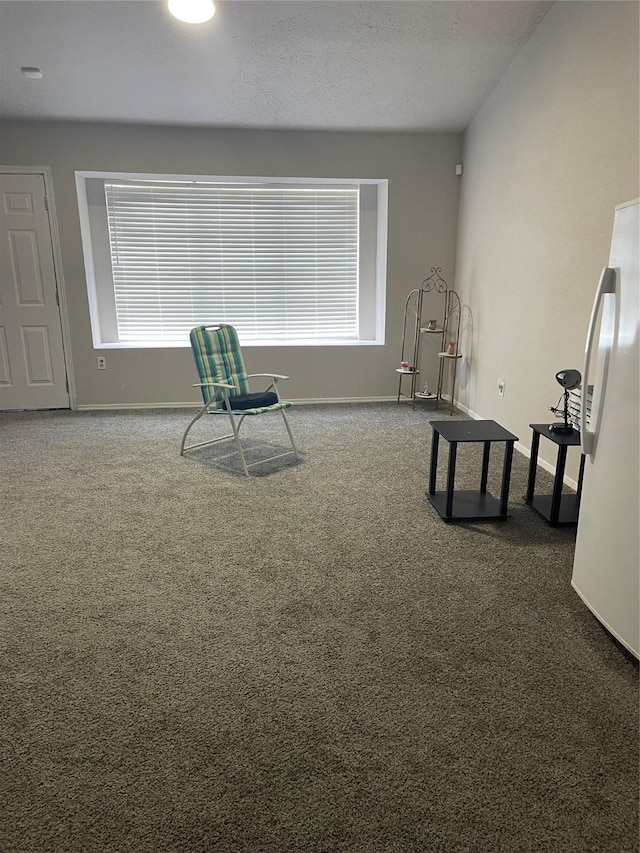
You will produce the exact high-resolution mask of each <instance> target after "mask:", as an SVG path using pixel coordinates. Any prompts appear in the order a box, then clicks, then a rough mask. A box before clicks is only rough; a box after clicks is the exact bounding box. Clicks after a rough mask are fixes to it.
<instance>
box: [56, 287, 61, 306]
mask: <svg viewBox="0 0 640 853" xmlns="http://www.w3.org/2000/svg"><path fill="white" fill-rule="evenodd" d="M56 305H60V294H59V293H58V289H57V288H56Z"/></svg>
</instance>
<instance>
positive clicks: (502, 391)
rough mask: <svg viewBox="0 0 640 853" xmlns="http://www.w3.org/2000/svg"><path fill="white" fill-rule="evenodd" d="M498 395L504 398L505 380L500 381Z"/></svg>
mask: <svg viewBox="0 0 640 853" xmlns="http://www.w3.org/2000/svg"><path fill="white" fill-rule="evenodd" d="M498 394H500V396H501V397H504V379H500V378H499V379H498Z"/></svg>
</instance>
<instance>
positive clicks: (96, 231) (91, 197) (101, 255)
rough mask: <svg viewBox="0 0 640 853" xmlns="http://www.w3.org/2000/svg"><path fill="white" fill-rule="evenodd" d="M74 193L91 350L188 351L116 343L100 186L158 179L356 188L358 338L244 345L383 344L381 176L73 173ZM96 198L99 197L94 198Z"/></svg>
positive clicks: (384, 187)
mask: <svg viewBox="0 0 640 853" xmlns="http://www.w3.org/2000/svg"><path fill="white" fill-rule="evenodd" d="M75 177H76V191H77V197H78V210H79V216H80V232H81V239H82V247H83V253H84V265H85V275H86V284H87V296H88V300H89V314H90V319H91V333H92V338H93V346H94V349H158V348H162V349H165V348H177V349H180V348H185V347H189V345H190V344H189V341H188V339H187V340H185V342H184V343H178V342H175V341H161V340H158V341H118V340H110V338H114V337H117V322H116V314H115V296H114V284H113V275H112V270H111V258H110V250H109V230H108V222H107V212H106V201H105V196H104V183H105V182H109V181H114V180H115V181H131V182H135V181H161V182H167V183H170V182H179V183H185V182H190V181H193V182H204V183H214V182H215V183H229V184H231V183H236V184H237V183H241V184H245V183H246V184H250V183H259V182H262V183H264V182H270V183H274V184H279V185H286V184H293V185H296V186H306V185H308V186H336V187H347V186H354V185H355V186H358V187H359V188H360V207H359V233H358V240H359V255H358V297H357V298H358V305H357V315H358V337H357V338H356V339H353V340H341V339H327V340H310V341H308V342H305V341H301V340H291V341H288V340H280V341H269V340H264V341H247V343H246V344H244V343H243V346H247V347H260V346H265V347H273V346H276V347H280V346H319V347H324V346H334V347H335V346H346V347H351V346H372V345H373V346H382V345H384V343H385V310H386V267H387V223H388V180H387V179H383V178H365V179H360V178H308V177H306V178H297V177H265V176H248V175H242V176H230V175H218V176H216V175H185V174H157V173H143V172H135V173H134V172H106V171H77V172H76V173H75ZM100 196H101V197H100Z"/></svg>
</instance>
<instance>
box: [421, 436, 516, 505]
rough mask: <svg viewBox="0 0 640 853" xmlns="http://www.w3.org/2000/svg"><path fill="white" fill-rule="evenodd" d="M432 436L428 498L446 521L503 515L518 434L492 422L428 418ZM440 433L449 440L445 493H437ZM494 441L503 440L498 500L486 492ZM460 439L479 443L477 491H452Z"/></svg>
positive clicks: (507, 497)
mask: <svg viewBox="0 0 640 853" xmlns="http://www.w3.org/2000/svg"><path fill="white" fill-rule="evenodd" d="M431 426H432V427H433V439H432V444H431V474H430V477H429V491H428V493H427V497H428V498H429V500H430V501H431V503H432V504H433V506H434V507H435V508H436V509H437V510H438V512H439V513H440V516H441V517H442V518H443V519H444V520H445V521H453V520H455V519H465V520H466V521H469V520H470V519H483V520H486V519H488V518H506V517H507V501H508V500H509V481H510V479H511V461H512V459H513V445H514V444H515V442H516V441H517V440H518V436H517V435H514V434H513V433H512V432H509V431H508V430H506V429H505V428H504V427H501V426H500V424H498V423H496V422H495V421H431ZM440 436H442V437H443V438H444V439H445V441H448V442H449V468H448V474H447V490H446V492H436V471H437V467H438V444H439V441H440ZM494 441H504V443H505V448H504V464H503V466H502V488H501V490H500V499H499V500H498V499H496V498H494V497H492V495H490V494H489V493H488V492H487V475H488V473H489V455H490V452H491V444H492V442H494ZM459 442H482V443H483V444H484V452H483V455H482V474H481V477H480V490H479V491H475V490H464V491H455V490H454V485H455V476H456V453H457V450H458V443H459Z"/></svg>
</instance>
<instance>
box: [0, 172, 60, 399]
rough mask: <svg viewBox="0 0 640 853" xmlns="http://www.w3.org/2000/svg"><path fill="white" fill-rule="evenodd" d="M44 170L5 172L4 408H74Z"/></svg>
mask: <svg viewBox="0 0 640 853" xmlns="http://www.w3.org/2000/svg"><path fill="white" fill-rule="evenodd" d="M68 408H69V391H68V389H67V372H66V366H65V360H64V350H63V345H62V326H61V323H60V308H59V304H58V292H57V287H56V276H55V267H54V264H53V248H52V245H51V231H50V229H49V213H48V210H47V204H46V198H45V186H44V176H43V175H9V174H2V175H0V409H68Z"/></svg>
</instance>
